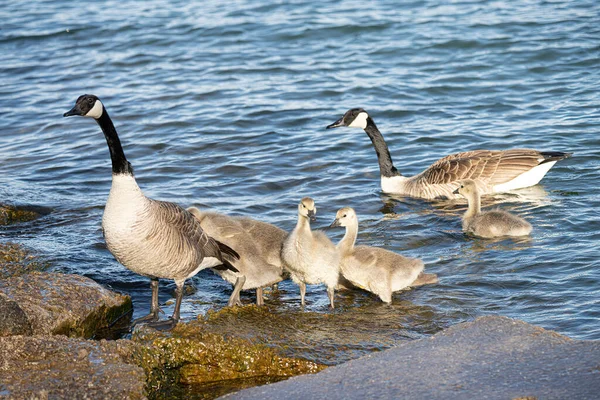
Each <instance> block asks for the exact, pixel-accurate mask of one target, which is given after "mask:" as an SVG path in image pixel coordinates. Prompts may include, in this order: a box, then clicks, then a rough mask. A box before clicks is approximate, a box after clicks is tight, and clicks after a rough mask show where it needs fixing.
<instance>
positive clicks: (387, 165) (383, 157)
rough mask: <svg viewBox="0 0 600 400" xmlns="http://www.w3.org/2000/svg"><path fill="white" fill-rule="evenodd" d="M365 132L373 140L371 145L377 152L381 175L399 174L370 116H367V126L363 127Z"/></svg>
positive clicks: (387, 176)
mask: <svg viewBox="0 0 600 400" xmlns="http://www.w3.org/2000/svg"><path fill="white" fill-rule="evenodd" d="M365 132H367V135H369V138H370V139H371V142H373V147H375V152H376V153H377V160H378V161H379V171H380V172H381V176H385V177H386V178H389V177H392V176H400V172H398V170H397V169H396V167H394V163H393V162H392V156H391V155H390V150H389V149H388V147H387V144H386V143H385V140H384V139H383V135H382V134H381V132H379V129H377V126H376V125H375V122H373V120H372V119H371V117H368V118H367V127H366V128H365Z"/></svg>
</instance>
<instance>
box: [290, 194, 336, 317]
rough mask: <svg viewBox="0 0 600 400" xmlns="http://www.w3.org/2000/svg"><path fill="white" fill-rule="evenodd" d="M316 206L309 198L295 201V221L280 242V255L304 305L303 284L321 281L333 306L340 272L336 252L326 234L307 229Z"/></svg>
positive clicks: (315, 283)
mask: <svg viewBox="0 0 600 400" xmlns="http://www.w3.org/2000/svg"><path fill="white" fill-rule="evenodd" d="M316 213H317V208H316V207H315V202H314V200H313V199H311V198H310V197H305V198H303V199H302V200H301V201H300V203H299V204H298V223H297V224H296V227H295V228H294V230H293V231H292V232H291V233H290V234H289V235H288V237H287V238H286V240H285V241H284V243H283V248H282V250H281V258H282V260H283V262H284V267H285V268H286V269H287V270H288V271H289V272H290V274H291V278H292V281H294V282H295V283H296V284H297V285H298V286H300V300H301V303H302V305H303V306H304V305H305V302H304V297H305V295H306V285H307V284H309V285H318V284H325V286H326V287H327V296H328V297H329V304H330V306H331V308H334V307H335V306H334V301H333V298H334V293H335V287H336V285H337V283H338V279H339V274H340V272H339V271H340V265H339V264H340V255H339V252H338V250H337V248H336V247H335V245H334V244H333V243H332V242H331V240H329V238H328V237H327V235H325V234H324V233H323V232H320V231H311V229H310V221H314V220H315V219H316V218H315V215H316Z"/></svg>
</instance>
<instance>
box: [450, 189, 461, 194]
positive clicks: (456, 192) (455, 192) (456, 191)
mask: <svg viewBox="0 0 600 400" xmlns="http://www.w3.org/2000/svg"><path fill="white" fill-rule="evenodd" d="M452 194H460V193H458V188H456V190H455V191H454V192H452Z"/></svg>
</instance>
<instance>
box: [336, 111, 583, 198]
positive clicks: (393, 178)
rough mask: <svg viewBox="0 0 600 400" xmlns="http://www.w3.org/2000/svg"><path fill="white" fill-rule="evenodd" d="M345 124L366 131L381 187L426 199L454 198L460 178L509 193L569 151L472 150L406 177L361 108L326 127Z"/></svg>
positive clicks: (488, 189) (534, 179)
mask: <svg viewBox="0 0 600 400" xmlns="http://www.w3.org/2000/svg"><path fill="white" fill-rule="evenodd" d="M339 126H348V127H351V128H361V129H364V131H365V132H366V133H367V135H368V136H369V138H371V142H373V146H374V147H375V151H376V152H377V159H378V160H379V171H380V174H381V190H382V191H384V192H387V193H397V194H402V195H406V196H412V197H421V198H425V199H436V198H449V199H450V198H455V197H456V196H455V195H454V194H453V191H454V190H455V189H456V188H457V187H458V181H459V180H461V179H467V178H468V179H473V180H475V181H476V182H477V184H478V185H479V187H480V190H481V194H489V193H497V192H508V191H510V190H514V189H520V188H524V187H528V186H533V185H535V184H537V183H538V182H539V181H540V180H541V179H542V178H543V177H544V175H546V172H548V170H549V169H550V168H551V167H552V166H553V165H554V164H555V163H556V162H557V161H559V160H562V159H564V158H567V157H569V156H571V154H572V153H562V152H558V151H550V152H540V151H537V150H530V149H512V150H473V151H467V152H463V153H456V154H451V155H449V156H446V157H444V158H440V159H439V160H437V161H436V162H434V163H433V164H432V165H431V166H429V168H427V169H426V170H425V171H423V172H421V173H420V174H418V175H415V176H411V177H406V176H403V175H401V174H400V172H399V171H398V170H397V169H396V167H394V164H393V163H392V157H391V156H390V152H389V150H388V147H387V144H386V143H385V140H384V139H383V135H382V134H381V132H379V129H377V126H375V122H373V119H372V118H371V117H370V116H369V114H367V112H366V111H365V110H364V109H362V108H353V109H351V110H348V111H347V112H346V114H344V116H343V117H342V118H340V119H339V120H337V121H335V122H334V123H333V124H331V125H329V126H327V129H331V128H337V127H339Z"/></svg>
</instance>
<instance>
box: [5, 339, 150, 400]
mask: <svg viewBox="0 0 600 400" xmlns="http://www.w3.org/2000/svg"><path fill="white" fill-rule="evenodd" d="M133 347H135V344H134V343H132V342H130V341H128V340H117V341H104V340H103V341H92V340H83V339H75V338H68V337H65V336H61V335H53V336H9V337H0V360H2V362H0V397H2V398H5V397H6V398H11V399H48V398H50V399H75V398H81V399H83V398H85V399H99V400H100V399H102V400H104V399H133V400H136V399H145V398H146V393H145V389H144V387H145V375H144V371H143V370H142V369H141V368H140V367H138V366H136V365H133V364H132V363H131V353H132V348H133Z"/></svg>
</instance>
